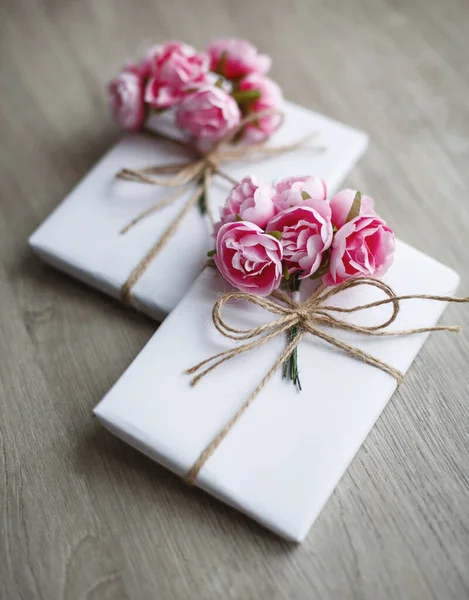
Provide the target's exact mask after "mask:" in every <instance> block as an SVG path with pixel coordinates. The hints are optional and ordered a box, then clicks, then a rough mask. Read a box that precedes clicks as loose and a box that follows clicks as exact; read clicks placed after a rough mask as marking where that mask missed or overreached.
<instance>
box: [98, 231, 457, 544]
mask: <svg viewBox="0 0 469 600" xmlns="http://www.w3.org/2000/svg"><path fill="white" fill-rule="evenodd" d="M385 281H386V282H387V283H388V284H389V285H390V286H391V287H392V288H393V289H394V291H395V292H396V294H398V295H403V294H438V295H447V294H453V293H454V292H455V290H456V288H457V285H458V282H459V277H458V275H457V274H456V273H455V272H454V271H452V270H451V269H449V268H448V267H446V266H443V265H441V264H440V263H438V262H436V261H435V260H433V259H431V258H429V257H428V256H426V255H424V254H422V253H421V252H419V251H418V250H416V249H414V248H412V247H410V246H408V245H406V244H404V243H403V242H398V244H397V249H396V256H395V261H394V264H393V266H392V268H391V269H390V270H389V272H388V274H387V275H386V277H385ZM227 289H229V286H228V285H227V284H226V283H225V282H224V281H223V280H222V278H221V277H220V275H219V274H218V272H217V271H216V270H215V269H210V268H207V269H206V270H205V271H204V272H203V273H202V274H201V275H200V276H199V277H198V279H197V280H196V281H195V283H194V284H193V286H192V287H191V289H190V290H189V292H188V293H187V295H186V296H185V297H184V299H183V300H182V301H181V302H180V303H179V304H178V306H177V307H176V308H175V309H174V310H173V312H172V313H171V314H170V315H169V317H168V318H167V319H166V320H165V322H164V323H163V324H162V326H161V327H160V328H159V329H158V331H157V332H156V333H155V335H154V336H153V338H152V339H151V340H150V342H149V343H148V344H147V346H146V347H145V348H144V350H143V351H142V352H141V354H140V355H139V356H138V357H137V359H136V360H135V361H134V362H133V364H132V365H131V366H130V367H129V368H128V369H127V371H126V372H125V373H124V375H123V376H122V377H121V378H120V379H119V381H118V382H117V383H116V384H115V385H114V387H113V388H112V389H111V390H110V391H109V393H108V394H107V395H106V397H105V398H104V399H103V400H102V401H101V402H100V403H99V404H98V406H97V407H96V409H95V414H96V416H97V417H98V419H99V420H100V421H101V423H102V424H103V425H104V426H105V427H107V428H108V429H109V430H110V431H112V432H113V433H114V434H116V435H117V436H119V437H120V438H122V439H123V440H125V441H126V442H128V443H129V444H131V445H132V446H134V447H135V448H137V449H139V450H140V451H142V452H144V453H145V454H147V455H148V456H149V457H151V458H152V459H154V460H156V461H157V462H159V463H160V464H162V465H164V466H165V467H167V468H168V469H171V470H172V471H174V472H175V473H177V474H179V475H181V476H185V475H186V474H187V473H188V471H189V470H190V469H191V467H192V466H193V465H194V463H195V462H196V460H197V458H198V457H199V454H200V453H201V451H202V450H203V449H204V448H205V447H206V446H207V445H208V444H209V443H210V442H211V440H212V439H213V438H214V437H215V436H216V435H217V434H218V432H219V431H220V430H221V429H222V428H223V427H224V425H225V424H226V423H227V422H228V421H229V420H230V418H231V417H232V416H233V415H234V414H235V413H236V412H237V410H238V409H239V408H240V406H241V405H242V404H243V403H244V402H245V400H246V399H247V398H248V396H249V395H250V394H251V392H252V391H253V390H254V389H255V388H256V387H257V385H258V384H259V383H260V381H261V380H262V378H263V377H264V375H265V374H266V373H267V372H268V371H269V369H270V368H271V366H272V365H273V364H274V362H275V361H276V359H277V358H278V356H279V355H280V354H281V352H282V351H283V350H284V348H285V344H286V336H285V335H280V336H278V337H276V338H275V339H273V340H271V341H270V342H268V343H267V344H265V345H264V346H262V347H260V348H256V349H255V350H252V351H250V352H246V353H243V354H241V355H238V356H236V357H234V358H232V359H231V360H229V361H227V362H225V363H223V364H222V365H220V366H219V367H217V368H216V369H215V370H214V371H212V372H211V373H209V374H208V375H206V376H205V377H204V378H203V379H202V380H201V381H200V382H199V383H198V385H197V386H195V387H191V386H190V376H188V375H186V374H184V371H185V370H186V369H187V368H189V367H191V366H193V365H195V364H197V363H198V362H200V361H201V360H203V359H205V358H208V357H210V356H212V355H214V354H216V353H218V352H221V351H223V350H226V349H227V348H231V347H233V346H234V345H236V342H233V341H232V340H229V339H227V338H225V337H223V336H222V335H221V334H220V333H219V332H218V331H217V330H216V329H215V327H214V326H213V323H212V317H211V311H212V307H213V304H214V302H215V300H216V299H217V296H218V295H219V294H220V292H222V291H225V290H227ZM380 298H382V292H379V291H378V290H376V289H374V288H370V287H369V286H360V287H356V288H353V289H349V290H347V291H344V292H341V293H340V294H337V295H336V296H334V297H333V298H332V299H330V300H329V301H328V303H330V304H331V303H334V304H335V305H337V306H349V307H350V306H356V305H361V304H364V303H368V302H372V301H374V300H377V299H380ZM444 308H445V303H444V302H436V301H429V300H407V301H402V302H401V310H400V312H399V314H398V317H397V320H396V321H395V322H394V323H393V324H392V325H391V326H389V330H402V329H409V328H417V327H429V326H433V325H435V324H436V322H437V321H438V319H439V317H440V316H441V314H442V312H443V310H444ZM390 310H391V309H390V306H389V305H387V306H380V307H377V308H376V307H375V308H372V309H368V310H367V311H362V312H360V313H355V315H356V316H355V317H354V318H353V319H352V320H353V321H354V322H358V323H360V324H363V325H371V324H376V323H377V322H384V320H385V317H386V316H388V315H389V314H390ZM224 318H225V320H226V321H228V322H229V323H230V324H232V325H233V326H234V327H244V328H250V327H253V326H257V325H259V324H262V323H265V322H266V321H267V320H269V319H272V318H273V316H272V315H271V314H270V313H269V312H267V311H266V310H265V309H262V308H260V307H255V306H254V305H252V304H248V303H246V302H245V301H242V302H241V301H238V302H236V303H235V304H232V305H227V306H226V308H225V310H224ZM333 334H334V335H335V336H336V337H338V338H339V339H342V340H346V341H348V342H349V343H350V344H352V345H354V346H356V347H358V348H360V349H362V350H364V351H367V352H368V353H370V354H372V355H373V356H375V357H377V358H378V359H381V360H382V361H385V362H387V363H389V364H390V365H392V366H393V367H395V368H397V369H399V370H401V371H402V372H406V371H407V369H408V368H409V367H410V365H411V363H412V361H413V360H414V358H415V357H416V355H417V353H418V351H419V350H420V348H421V347H422V345H423V343H424V342H425V339H426V337H427V335H428V334H427V333H423V334H417V335H408V336H405V337H387V338H383V337H378V338H373V337H367V336H364V335H360V334H357V333H352V332H350V331H347V332H346V331H341V330H337V329H334V330H333ZM435 335H453V334H451V333H437V334H435ZM298 360H299V368H300V377H301V383H302V388H303V391H302V392H298V391H297V390H296V388H295V387H294V385H293V384H292V383H291V382H288V381H286V380H284V379H282V373H281V369H278V370H277V372H276V373H275V374H274V376H273V377H272V378H271V379H270V380H269V382H268V383H267V385H266V386H265V387H264V388H263V389H262V391H261V392H260V394H259V395H258V396H257V397H256V399H255V401H254V402H253V404H252V405H251V406H250V407H249V408H248V410H247V411H246V412H245V413H244V415H243V416H242V418H241V420H240V421H238V423H237V424H236V425H235V426H234V427H233V429H231V431H230V432H229V433H228V435H227V437H226V438H225V439H224V440H223V442H222V443H221V445H220V446H219V447H218V448H217V449H216V451H215V452H214V454H213V455H212V456H211V457H210V458H209V460H208V461H207V462H206V463H205V465H204V466H203V468H202V470H201V471H200V473H199V476H198V478H197V482H196V484H197V485H198V486H199V487H201V488H203V489H204V490H206V491H207V492H209V493H210V494H212V495H214V496H216V497H218V498H219V499H221V500H223V501H224V502H226V503H228V504H230V505H232V506H234V507H236V508H237V509H239V510H241V511H242V512H244V513H246V514H247V515H249V516H251V517H252V518H254V519H255V520H257V521H259V522H260V523H262V524H263V525H264V526H266V527H268V528H269V529H271V530H273V531H274V532H276V533H277V534H279V535H281V536H283V537H285V538H287V539H289V540H294V541H301V540H302V539H303V538H304V537H305V536H306V534H307V532H308V530H309V528H310V527H311V525H312V523H313V521H314V520H315V519H316V517H317V515H318V514H319V512H320V510H321V508H322V507H323V505H324V503H325V502H326V500H327V498H328V497H329V495H330V494H331V492H332V491H333V489H334V487H335V486H336V485H337V483H338V481H339V479H340V478H341V476H342V474H343V473H344V471H345V469H346V468H347V466H348V465H349V463H350V461H351V460H352V458H353V456H354V455H355V453H356V452H357V450H358V449H359V447H360V445H361V444H362V442H363V440H364V439H365V437H366V436H367V434H368V432H369V431H370V429H371V427H372V426H373V424H374V423H375V421H376V420H377V418H378V417H379V415H380V413H381V411H382V410H383V409H384V407H385V406H386V403H387V402H388V400H389V399H390V397H391V396H392V394H393V392H394V391H395V389H396V385H397V384H396V381H395V379H394V378H393V377H392V376H390V375H389V374H387V373H385V372H383V371H381V370H379V369H378V368H375V367H372V366H370V365H368V364H365V363H363V362H360V361H359V360H357V359H354V358H351V357H350V356H349V355H347V354H345V353H344V352H342V351H341V350H338V349H337V348H335V347H333V346H330V345H327V344H326V343H324V342H322V341H321V340H319V339H318V338H313V337H312V336H311V335H309V334H307V335H306V336H305V337H304V338H303V340H302V341H301V343H300V345H299V346H298ZM396 468H401V467H399V466H397V465H396Z"/></svg>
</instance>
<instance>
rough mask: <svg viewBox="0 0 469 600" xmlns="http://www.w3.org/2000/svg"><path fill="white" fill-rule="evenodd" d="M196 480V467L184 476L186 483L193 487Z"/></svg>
mask: <svg viewBox="0 0 469 600" xmlns="http://www.w3.org/2000/svg"><path fill="white" fill-rule="evenodd" d="M196 480H197V473H194V469H191V470H190V471H189V473H188V474H187V475H186V476H185V477H184V483H186V484H187V485H189V486H191V487H194V485H195V482H196Z"/></svg>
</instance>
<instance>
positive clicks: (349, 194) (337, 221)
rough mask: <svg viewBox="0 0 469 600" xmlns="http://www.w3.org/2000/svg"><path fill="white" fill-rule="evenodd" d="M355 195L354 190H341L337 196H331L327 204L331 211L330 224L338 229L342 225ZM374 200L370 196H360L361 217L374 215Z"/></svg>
mask: <svg viewBox="0 0 469 600" xmlns="http://www.w3.org/2000/svg"><path fill="white" fill-rule="evenodd" d="M356 194H357V191H356V190H342V191H341V192H339V193H338V194H335V195H334V196H332V198H331V199H330V200H329V204H330V205H331V209H332V224H333V225H335V226H336V227H337V229H340V227H342V225H344V223H345V221H346V219H347V216H348V214H349V212H350V209H351V208H352V203H353V201H354V199H355V196H356ZM374 204H375V203H374V200H373V198H370V196H364V195H362V196H361V205H360V214H361V215H364V214H365V215H373V214H374V210H373V207H374Z"/></svg>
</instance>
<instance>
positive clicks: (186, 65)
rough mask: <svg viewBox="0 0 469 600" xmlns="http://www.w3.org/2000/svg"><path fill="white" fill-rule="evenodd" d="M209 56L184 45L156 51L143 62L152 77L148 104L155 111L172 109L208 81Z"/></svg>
mask: <svg viewBox="0 0 469 600" xmlns="http://www.w3.org/2000/svg"><path fill="white" fill-rule="evenodd" d="M208 65H209V59H208V56H207V55H206V54H204V53H197V52H196V51H195V50H194V48H191V47H190V46H186V45H185V44H181V43H180V42H167V43H166V44H164V45H162V46H156V47H155V48H152V49H151V50H150V51H149V52H148V54H147V56H146V58H145V59H144V60H143V62H142V65H141V69H142V72H144V73H148V76H149V77H150V78H149V80H148V82H147V85H146V88H145V102H148V103H149V104H151V105H152V106H154V107H155V108H169V107H170V106H173V105H174V104H175V103H176V102H178V101H179V100H181V98H183V97H184V96H185V94H186V93H187V91H188V90H189V89H191V88H194V87H198V86H200V85H201V84H204V83H205V82H206V81H207V75H208Z"/></svg>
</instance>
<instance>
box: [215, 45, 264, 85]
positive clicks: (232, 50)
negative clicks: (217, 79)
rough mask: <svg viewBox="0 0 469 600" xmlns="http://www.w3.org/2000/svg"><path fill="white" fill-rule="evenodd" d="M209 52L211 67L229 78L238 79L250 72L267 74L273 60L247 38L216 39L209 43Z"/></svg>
mask: <svg viewBox="0 0 469 600" xmlns="http://www.w3.org/2000/svg"><path fill="white" fill-rule="evenodd" d="M207 52H208V54H209V56H210V69H211V70H212V71H215V73H218V74H220V75H223V77H226V78H227V79H238V78H239V77H244V75H249V74H250V73H260V74H261V75H265V74H266V73H267V72H268V71H269V69H270V65H271V62H272V61H271V59H270V57H269V56H267V55H266V54H259V53H258V51H257V49H256V48H255V47H254V46H253V45H252V44H250V43H249V42H247V41H246V40H239V39H235V38H228V39H220V40H215V41H214V42H212V43H211V44H210V45H209V47H208V48H207Z"/></svg>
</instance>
